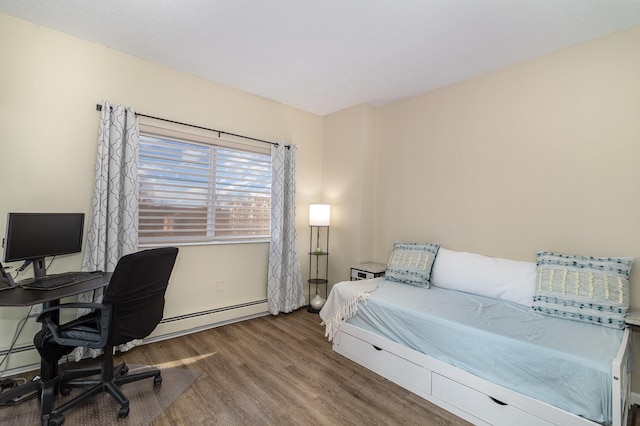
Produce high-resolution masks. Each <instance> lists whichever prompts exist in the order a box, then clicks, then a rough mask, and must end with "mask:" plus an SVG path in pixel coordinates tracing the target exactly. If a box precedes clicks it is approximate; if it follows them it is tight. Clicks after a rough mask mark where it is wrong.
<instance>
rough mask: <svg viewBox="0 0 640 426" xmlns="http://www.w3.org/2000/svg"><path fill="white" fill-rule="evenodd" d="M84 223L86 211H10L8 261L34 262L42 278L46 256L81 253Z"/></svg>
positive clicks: (5, 257)
mask: <svg viewBox="0 0 640 426" xmlns="http://www.w3.org/2000/svg"><path fill="white" fill-rule="evenodd" d="M83 226H84V213H9V215H8V216H7V232H6V233H5V239H4V261H5V262H16V261H20V260H27V261H32V262H33V276H34V279H35V280H38V279H42V278H44V277H45V276H46V275H47V272H46V267H45V258H46V257H48V256H57V255H62V254H71V253H78V252H80V250H81V249H82V231H83Z"/></svg>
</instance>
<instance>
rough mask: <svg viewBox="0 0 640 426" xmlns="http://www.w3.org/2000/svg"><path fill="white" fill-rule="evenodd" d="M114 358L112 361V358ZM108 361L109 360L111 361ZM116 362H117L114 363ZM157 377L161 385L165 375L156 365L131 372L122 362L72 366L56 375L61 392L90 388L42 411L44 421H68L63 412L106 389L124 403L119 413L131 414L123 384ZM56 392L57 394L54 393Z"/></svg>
mask: <svg viewBox="0 0 640 426" xmlns="http://www.w3.org/2000/svg"><path fill="white" fill-rule="evenodd" d="M109 359H111V360H112V359H113V356H111V357H109V356H105V363H104V364H107V363H108V362H109ZM111 362H112V361H111ZM107 365H108V364H107ZM111 365H113V364H111ZM98 374H100V376H99V377H97V378H94V379H92V378H91V376H95V375H98ZM152 377H153V384H154V386H158V385H160V384H161V383H162V375H161V373H160V370H158V369H153V370H149V371H144V372H142V373H136V374H128V368H127V366H126V365H125V364H124V363H120V364H118V365H117V366H115V367H112V369H111V368H108V367H107V368H105V366H104V365H103V367H102V368H85V369H78V370H70V371H66V372H64V373H63V374H61V375H60V376H58V378H57V379H56V382H58V383H57V386H58V387H59V389H60V393H61V394H63V395H68V394H69V393H70V392H71V389H73V388H83V389H86V390H85V391H84V392H82V393H81V394H80V395H78V396H76V397H75V398H73V399H71V400H69V401H67V402H65V403H64V404H62V405H60V406H59V407H55V408H53V409H51V410H49V411H43V412H42V425H43V426H58V425H61V424H62V423H64V416H63V413H64V412H65V411H67V410H69V409H71V408H73V407H75V406H77V405H78V404H81V403H82V402H84V401H86V400H88V399H90V398H93V397H94V396H96V395H98V394H100V393H102V392H106V393H108V394H109V395H111V397H112V398H113V399H115V400H116V402H117V403H118V404H119V405H120V409H119V410H118V417H120V418H124V417H127V416H128V415H129V400H128V399H127V397H126V396H125V395H124V393H122V391H121V390H120V386H122V385H124V384H127V383H131V382H135V381H138V380H144V379H148V378H152ZM52 385H53V386H46V384H45V391H46V389H47V388H49V387H51V388H53V387H55V386H56V384H52ZM54 395H55V394H54ZM47 397H48V395H47V394H46V393H45V392H43V398H47Z"/></svg>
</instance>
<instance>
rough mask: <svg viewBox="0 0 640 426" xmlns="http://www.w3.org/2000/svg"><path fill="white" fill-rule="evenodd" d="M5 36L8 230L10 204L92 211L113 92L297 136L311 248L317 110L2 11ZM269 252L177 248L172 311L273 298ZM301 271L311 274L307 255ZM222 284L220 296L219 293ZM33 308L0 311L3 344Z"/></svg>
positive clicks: (0, 212) (301, 201)
mask: <svg viewBox="0 0 640 426" xmlns="http://www.w3.org/2000/svg"><path fill="white" fill-rule="evenodd" d="M0 40H2V41H1V42H0V61H1V63H2V66H0V161H1V162H2V167H0V183H1V184H2V202H0V229H2V230H4V227H5V220H6V214H7V212H10V211H81V212H85V213H87V214H88V213H89V200H90V196H91V191H92V181H93V174H94V171H93V167H94V161H95V154H96V143H97V131H98V119H99V113H97V112H96V110H95V105H96V104H97V103H101V101H102V100H103V99H107V100H109V101H110V102H111V103H117V104H123V105H127V106H132V107H134V108H135V109H136V110H137V111H139V112H141V113H144V114H149V115H155V116H159V117H166V118H170V119H173V120H178V121H184V122H188V123H193V124H198V125H201V126H206V127H213V128H217V129H222V130H226V131H229V132H233V133H240V134H245V135H248V136H253V137H257V138H261V139H267V140H281V141H284V142H286V143H295V144H296V145H297V146H298V163H297V166H298V167H297V176H296V177H297V189H298V200H297V205H298V209H299V211H300V212H301V213H300V214H299V215H298V217H299V219H298V222H299V229H300V232H299V234H300V236H301V241H300V247H306V246H307V245H308V236H307V229H308V228H307V223H306V219H305V215H306V211H307V205H308V204H309V203H311V202H317V201H318V199H319V198H321V187H320V185H321V172H322V170H321V164H320V162H319V161H318V159H319V158H322V135H323V130H322V118H321V117H319V116H316V115H313V114H309V113H306V112H303V111H299V110H296V109H293V108H289V107H286V106H283V105H282V104H279V103H276V102H273V101H270V100H267V99H264V98H260V97H257V96H253V95H250V94H247V93H244V92H240V91H237V90H233V89H230V88H227V87H224V86H221V85H217V84H214V83H211V82H207V81H205V80H202V79H199V78H196V77H194V76H191V75H187V74H184V73H180V72H177V71H174V70H171V69H168V68H165V67H161V66H158V65H155V64H152V63H150V62H147V61H144V60H141V59H138V58H134V57H131V56H128V55H125V54H122V53H119V52H116V51H114V50H111V49H108V48H104V47H100V46H97V45H95V44H91V43H88V42H85V41H81V40H79V39H76V38H73V37H70V36H67V35H64V34H61V33H58V32H55V31H51V30H49V29H46V28H43V27H40V26H37V25H33V24H31V23H28V22H25V21H22V20H18V19H15V18H12V17H9V16H6V15H0ZM3 232H4V231H3ZM267 250H268V244H266V243H264V244H240V245H238V244H236V245H209V246H191V247H181V252H180V255H179V258H178V262H177V264H176V268H175V270H174V273H173V276H172V280H171V285H170V287H169V290H168V293H167V306H166V309H165V317H173V316H177V315H184V314H189V313H194V312H201V311H207V310H212V309H217V308H221V307H226V306H233V305H236V304H240V303H246V302H253V301H257V300H263V299H266V276H267ZM303 259H304V258H303ZM80 262H81V258H80V256H79V255H74V256H62V257H60V258H59V259H58V260H56V262H55V264H54V266H53V269H52V271H64V270H69V269H78V268H79V267H80ZM302 268H303V274H306V273H307V262H304V261H303V262H302ZM26 272H28V273H29V274H30V270H28V271H26ZM28 276H29V275H27V274H24V275H22V277H25V278H26V277H28ZM219 279H222V280H224V281H225V289H224V291H222V292H217V291H216V286H215V282H216V280H219ZM1 296H2V295H1V294H0V297H1ZM259 312H266V306H265V304H260V305H256V306H254V307H252V308H247V309H238V310H233V311H227V312H223V313H220V314H215V315H208V316H204V317H198V318H196V319H193V320H188V321H179V322H175V323H170V324H167V325H164V326H161V327H160V328H159V329H158V330H157V331H156V334H157V333H169V332H174V331H179V330H183V329H189V328H192V327H198V326H201V325H205V324H209V323H215V322H220V321H227V320H233V319H235V318H239V317H242V316H245V315H252V314H255V313H259ZM26 313H27V310H26V309H24V308H2V309H0V350H2V349H6V348H8V346H9V344H10V340H11V338H12V337H13V333H14V330H16V326H17V325H18V322H19V321H20V320H21V319H22V318H23V317H24V316H25V315H26ZM36 329H37V325H36V324H35V323H34V322H33V321H29V323H28V325H27V327H26V328H25V329H24V330H23V332H22V334H21V335H20V337H19V339H18V342H17V345H18V347H20V346H24V345H29V344H30V343H31V339H32V336H33V334H34V331H35V330H36ZM36 360H37V357H36V356H35V353H34V352H33V351H31V352H30V353H27V354H22V355H21V354H17V355H14V356H12V358H11V362H10V364H9V367H15V366H19V365H24V364H28V363H30V362H34V361H36Z"/></svg>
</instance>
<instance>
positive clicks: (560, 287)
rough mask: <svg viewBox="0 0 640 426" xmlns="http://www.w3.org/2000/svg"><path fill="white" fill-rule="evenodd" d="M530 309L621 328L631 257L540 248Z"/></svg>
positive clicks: (627, 303) (627, 290)
mask: <svg viewBox="0 0 640 426" xmlns="http://www.w3.org/2000/svg"><path fill="white" fill-rule="evenodd" d="M537 257H538V263H537V270H538V276H537V282H536V292H535V295H534V297H533V306H532V309H533V310H534V311H536V312H540V313H543V314H546V315H550V316H554V317H559V318H567V319H572V320H576V321H583V322H589V323H593V324H598V325H603V326H605V327H611V328H624V319H625V317H626V316H627V314H628V313H629V274H630V272H631V266H632V265H633V258H632V257H583V256H569V255H563V254H557V253H552V252H548V251H540V252H538V253H537Z"/></svg>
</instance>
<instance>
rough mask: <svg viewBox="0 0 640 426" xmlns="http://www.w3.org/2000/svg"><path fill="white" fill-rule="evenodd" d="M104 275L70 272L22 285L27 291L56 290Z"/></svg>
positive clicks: (98, 272) (99, 272)
mask: <svg viewBox="0 0 640 426" xmlns="http://www.w3.org/2000/svg"><path fill="white" fill-rule="evenodd" d="M103 275H104V272H102V271H95V272H68V273H66V274H57V275H51V276H50V277H45V278H43V279H40V280H37V281H31V282H28V283H25V284H21V287H22V288H24V289H27V290H55V289H58V288H62V287H66V286H68V285H73V284H78V283H81V282H84V281H89V280H93V279H95V278H100V277H101V276H103Z"/></svg>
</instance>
